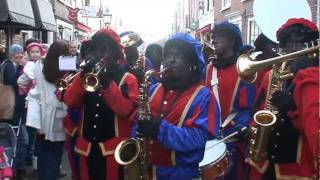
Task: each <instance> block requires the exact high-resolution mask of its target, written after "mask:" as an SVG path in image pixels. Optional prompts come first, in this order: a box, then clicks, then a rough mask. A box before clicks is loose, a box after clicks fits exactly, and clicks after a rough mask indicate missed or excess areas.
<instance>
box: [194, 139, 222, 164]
mask: <svg viewBox="0 0 320 180" xmlns="http://www.w3.org/2000/svg"><path fill="white" fill-rule="evenodd" d="M218 141H219V140H216V139H214V140H210V141H207V143H206V149H205V151H204V156H203V159H202V161H201V162H200V163H199V167H203V166H206V165H208V164H211V163H212V162H215V161H217V160H219V159H220V158H221V157H222V156H223V155H224V154H225V152H226V150H227V147H226V144H225V143H223V142H221V143H218ZM217 143H218V144H217Z"/></svg>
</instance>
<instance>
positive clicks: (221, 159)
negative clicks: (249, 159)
mask: <svg viewBox="0 0 320 180" xmlns="http://www.w3.org/2000/svg"><path fill="white" fill-rule="evenodd" d="M231 166H232V159H231V153H230V152H229V151H227V146H226V144H225V143H223V142H220V143H219V141H218V140H211V141H207V143H206V149H205V152H204V157H203V160H202V161H201V162H200V163H199V168H200V172H201V177H202V179H203V180H213V179H216V178H217V177H219V176H223V175H225V174H226V173H228V172H229V171H230V169H231Z"/></svg>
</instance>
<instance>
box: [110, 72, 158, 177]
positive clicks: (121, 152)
mask: <svg viewBox="0 0 320 180" xmlns="http://www.w3.org/2000/svg"><path fill="white" fill-rule="evenodd" d="M155 74H156V71H154V70H149V71H147V72H146V73H145V75H144V80H143V83H141V84H140V87H139V103H138V112H137V113H138V120H139V121H144V120H150V119H151V110H150V106H149V98H148V94H147V92H148V87H149V85H150V77H151V76H153V75H155ZM115 159H116V161H117V162H118V163H119V164H121V165H126V168H125V169H126V176H127V177H128V178H127V179H130V180H131V179H132V180H148V179H149V176H148V169H149V157H148V142H147V139H145V138H131V139H128V140H125V141H122V142H120V143H119V144H118V146H117V148H116V150H115Z"/></svg>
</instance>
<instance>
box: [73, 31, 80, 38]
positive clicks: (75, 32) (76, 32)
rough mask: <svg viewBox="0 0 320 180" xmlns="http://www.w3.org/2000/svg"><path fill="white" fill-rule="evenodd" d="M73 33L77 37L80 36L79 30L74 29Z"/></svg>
mask: <svg viewBox="0 0 320 180" xmlns="http://www.w3.org/2000/svg"><path fill="white" fill-rule="evenodd" d="M73 34H74V37H75V39H78V37H79V32H78V31H74V32H73Z"/></svg>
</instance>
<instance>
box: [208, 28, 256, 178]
mask: <svg viewBox="0 0 320 180" xmlns="http://www.w3.org/2000/svg"><path fill="white" fill-rule="evenodd" d="M212 38H213V41H212V43H213V46H214V47H215V55H216V58H215V59H214V60H212V61H211V62H210V63H209V64H208V65H207V72H206V79H205V84H206V86H207V87H208V88H210V89H211V90H212V92H213V94H214V96H215V98H216V99H217V100H218V102H219V103H218V104H219V107H220V109H221V121H220V124H219V126H220V129H221V134H220V135H221V137H226V136H228V135H229V134H231V133H233V132H235V131H237V130H239V129H241V128H242V127H246V126H248V124H249V121H250V119H251V118H250V111H251V108H252V106H253V102H254V86H253V85H252V84H249V83H246V82H244V81H241V80H240V77H239V75H238V72H237V68H236V61H237V58H238V56H239V51H240V50H241V48H242V46H243V44H242V39H241V32H240V30H239V28H238V27H237V26H236V25H234V24H232V23H229V22H222V23H219V24H216V25H215V26H214V27H213V30H212ZM244 143H245V141H244V140H242V139H241V138H239V139H236V141H232V142H229V143H227V149H228V151H229V152H231V153H232V160H233V165H232V167H231V171H230V172H225V178H226V179H242V178H245V173H246V171H247V167H248V166H247V165H246V164H245V163H244V157H245V155H244V153H243V152H244V151H245V150H244V149H243V147H244Z"/></svg>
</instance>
